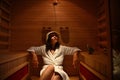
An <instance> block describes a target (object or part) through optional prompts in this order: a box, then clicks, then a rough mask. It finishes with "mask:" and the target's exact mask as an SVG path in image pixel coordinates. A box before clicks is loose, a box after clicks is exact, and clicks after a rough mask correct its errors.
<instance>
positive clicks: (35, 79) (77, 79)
mask: <svg viewBox="0 0 120 80" xmlns="http://www.w3.org/2000/svg"><path fill="white" fill-rule="evenodd" d="M31 79H32V80H39V77H37V76H32V77H31ZM70 80H79V77H77V76H71V77H70Z"/></svg>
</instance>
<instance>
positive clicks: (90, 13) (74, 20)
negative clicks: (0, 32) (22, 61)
mask: <svg viewBox="0 0 120 80" xmlns="http://www.w3.org/2000/svg"><path fill="white" fill-rule="evenodd" d="M93 1H94V0H93ZM54 8H55V9H56V17H55V13H54ZM95 8H96V7H95V1H94V2H92V1H84V0H75V1H72V0H59V2H58V5H57V6H53V1H52V0H18V1H16V0H14V1H13V3H12V9H11V10H12V11H11V14H12V16H11V44H10V50H12V51H21V50H26V49H27V48H29V47H30V46H38V45H42V44H43V43H42V29H43V27H45V28H49V27H50V28H51V29H52V30H56V31H58V32H60V28H61V27H62V28H66V27H67V28H68V30H69V42H68V43H64V42H63V41H62V42H61V43H63V44H65V45H69V46H77V47H80V48H81V49H83V50H84V49H86V45H87V44H89V45H91V46H93V47H95V48H96V44H97V28H96V27H97V21H96V14H95V11H96V10H95ZM55 21H56V23H55Z"/></svg>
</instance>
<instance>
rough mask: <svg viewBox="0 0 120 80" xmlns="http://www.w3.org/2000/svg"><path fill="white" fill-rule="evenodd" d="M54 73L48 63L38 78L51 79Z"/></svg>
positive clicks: (42, 79)
mask: <svg viewBox="0 0 120 80" xmlns="http://www.w3.org/2000/svg"><path fill="white" fill-rule="evenodd" d="M53 73H54V66H53V65H49V66H48V67H47V68H46V70H44V71H43V73H42V75H41V76H40V80H49V79H51V77H52V75H53Z"/></svg>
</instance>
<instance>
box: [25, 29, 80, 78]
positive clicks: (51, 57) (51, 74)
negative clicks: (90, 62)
mask: <svg viewBox="0 0 120 80" xmlns="http://www.w3.org/2000/svg"><path fill="white" fill-rule="evenodd" d="M27 51H29V52H30V53H31V54H32V55H33V62H34V66H38V64H39V62H38V58H37V55H42V58H43V62H44V66H43V68H42V70H41V71H40V80H69V77H68V75H67V73H66V72H65V71H64V70H63V66H62V63H63V59H64V55H73V66H74V67H76V64H77V62H78V53H79V52H80V51H81V50H80V49H78V48H76V47H68V46H63V45H60V43H59V34H58V33H57V32H56V31H51V32H49V33H47V35H46V44H45V45H42V46H39V47H30V48H29V49H28V50H27Z"/></svg>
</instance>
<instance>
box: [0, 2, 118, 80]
mask: <svg viewBox="0 0 120 80" xmlns="http://www.w3.org/2000/svg"><path fill="white" fill-rule="evenodd" d="M115 1H117V0H0V80H38V79H39V70H40V69H41V67H42V64H43V63H42V59H41V56H39V55H38V58H39V61H40V64H39V68H33V67H32V64H31V59H32V58H31V56H30V54H29V53H28V52H27V51H26V50H27V49H28V48H29V47H31V46H40V45H43V44H44V43H45V34H46V33H47V32H48V31H52V30H55V31H58V32H59V33H60V34H61V40H60V41H61V44H63V45H66V46H75V47H78V48H80V49H81V50H82V51H81V52H80V55H79V59H80V63H79V64H78V68H77V69H74V68H73V66H72V56H67V55H66V56H65V59H64V62H63V66H64V70H65V71H66V72H67V74H68V75H69V77H70V79H71V80H112V52H111V26H114V25H115V24H116V21H115V20H116V19H115V18H114V15H116V14H115V13H114V12H113V13H112V12H111V11H112V10H113V11H114V10H115V9H114V8H113V5H116V4H117V3H115ZM111 4H112V6H111ZM111 8H112V10H111ZM111 16H113V18H114V20H112V17H111ZM112 21H113V24H111V23H112ZM113 28H114V27H113Z"/></svg>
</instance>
